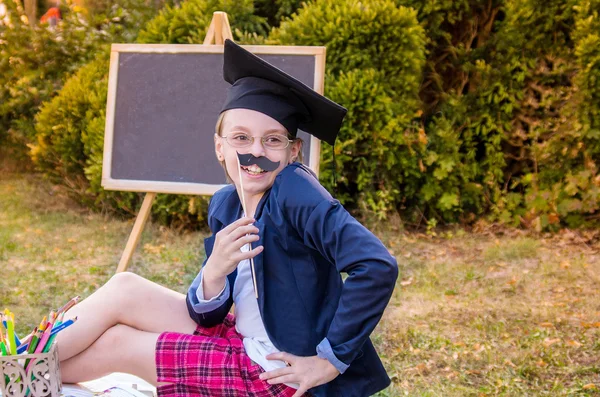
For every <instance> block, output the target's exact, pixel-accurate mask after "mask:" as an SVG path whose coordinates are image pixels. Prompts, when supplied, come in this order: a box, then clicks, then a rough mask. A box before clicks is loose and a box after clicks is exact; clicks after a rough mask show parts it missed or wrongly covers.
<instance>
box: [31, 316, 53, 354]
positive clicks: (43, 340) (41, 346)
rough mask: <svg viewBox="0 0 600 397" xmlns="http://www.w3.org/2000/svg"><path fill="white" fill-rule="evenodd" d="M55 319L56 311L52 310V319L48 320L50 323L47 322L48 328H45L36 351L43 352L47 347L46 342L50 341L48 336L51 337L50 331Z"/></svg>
mask: <svg viewBox="0 0 600 397" xmlns="http://www.w3.org/2000/svg"><path fill="white" fill-rule="evenodd" d="M54 321H56V313H55V312H50V320H48V324H46V328H45V329H44V333H43V334H42V338H41V340H40V343H38V345H37V347H36V348H35V352H36V353H41V352H42V351H43V350H44V348H45V347H46V343H47V342H48V338H50V332H51V331H52V325H53V324H54Z"/></svg>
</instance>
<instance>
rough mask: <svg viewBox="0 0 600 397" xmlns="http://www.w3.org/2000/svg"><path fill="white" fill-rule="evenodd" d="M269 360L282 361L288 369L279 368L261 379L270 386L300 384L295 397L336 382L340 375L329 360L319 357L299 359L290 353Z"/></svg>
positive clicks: (270, 357)
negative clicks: (333, 381) (286, 364)
mask: <svg viewBox="0 0 600 397" xmlns="http://www.w3.org/2000/svg"><path fill="white" fill-rule="evenodd" d="M267 360H281V361H285V362H287V363H288V364H289V366H288V367H285V368H278V369H275V370H273V371H269V372H264V373H262V374H260V379H262V380H266V381H267V382H268V383H269V384H271V385H275V384H279V383H298V384H299V385H300V387H299V388H298V390H297V391H296V393H295V394H294V396H293V397H301V396H302V395H304V393H306V392H307V391H308V389H311V388H313V387H316V386H319V385H322V384H325V383H327V382H330V381H332V380H334V379H335V378H336V377H337V376H338V375H339V374H340V373H339V371H338V370H337V369H336V368H335V367H334V366H333V364H331V363H330V362H329V361H328V360H326V359H324V358H321V357H317V356H311V357H298V356H294V355H293V354H290V353H284V352H280V353H273V354H269V355H268V356H267Z"/></svg>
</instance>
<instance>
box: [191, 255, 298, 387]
mask: <svg viewBox="0 0 600 397" xmlns="http://www.w3.org/2000/svg"><path fill="white" fill-rule="evenodd" d="M249 249H250V248H249V246H248V245H245V246H243V247H242V249H241V250H242V252H248V251H249ZM225 288H227V285H226V286H225ZM225 288H223V290H222V291H221V292H220V293H219V295H217V296H216V297H214V298H212V299H209V300H205V299H204V285H203V283H202V279H201V280H200V285H199V287H198V289H197V291H196V295H197V296H198V300H199V301H200V303H203V302H206V303H208V302H211V301H213V300H214V299H216V298H218V297H219V296H221V295H222V294H223V293H224V292H225ZM233 303H234V304H235V308H234V315H235V329H236V331H237V332H238V333H240V334H241V335H242V336H243V337H244V339H243V343H244V349H245V350H246V354H248V357H250V359H251V360H252V361H254V362H255V363H256V364H258V365H260V366H261V368H262V369H263V370H265V371H266V372H268V371H272V370H274V369H278V368H283V367H285V366H286V364H285V363H284V362H283V361H279V360H267V358H266V356H267V355H269V354H271V353H277V352H279V350H278V349H277V348H276V347H275V346H274V345H273V343H272V342H271V340H270V339H269V336H268V335H267V330H266V329H265V325H264V323H263V321H262V317H261V316H260V310H259V308H258V301H257V300H256V297H255V295H254V285H253V282H252V271H251V269H250V260H249V259H245V260H243V261H241V262H240V263H239V264H238V267H237V276H236V278H235V284H234V285H233ZM286 385H287V386H290V387H293V388H294V389H298V387H299V385H298V384H296V383H286Z"/></svg>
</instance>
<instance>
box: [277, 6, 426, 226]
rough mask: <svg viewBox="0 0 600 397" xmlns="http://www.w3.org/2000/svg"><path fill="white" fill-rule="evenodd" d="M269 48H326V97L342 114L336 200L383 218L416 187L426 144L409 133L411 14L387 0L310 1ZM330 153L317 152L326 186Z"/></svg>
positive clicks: (414, 83)
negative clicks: (341, 107)
mask: <svg viewBox="0 0 600 397" xmlns="http://www.w3.org/2000/svg"><path fill="white" fill-rule="evenodd" d="M267 43H268V44H276V45H313V46H315V45H316V46H326V47H327V63H326V65H327V70H326V84H325V94H326V95H327V96H329V97H330V98H332V99H333V100H335V101H337V102H339V103H341V104H342V105H344V106H345V107H347V108H348V116H347V119H346V120H347V121H346V122H345V124H344V126H343V128H342V131H341V132H340V135H339V138H338V143H337V144H336V146H335V152H336V165H337V167H336V168H337V170H338V172H339V174H340V175H339V178H338V179H339V181H338V185H337V187H336V193H337V196H338V197H339V198H340V199H341V200H342V201H343V202H344V204H346V205H348V206H350V207H355V208H357V207H360V208H362V209H364V210H369V211H373V212H375V213H376V214H377V215H378V216H380V217H383V216H385V214H386V213H387V212H389V211H390V210H394V209H395V207H396V206H398V205H400V204H401V203H402V202H403V201H404V200H407V198H413V197H414V195H415V193H416V190H417V186H418V184H419V180H420V169H419V154H420V153H421V152H422V151H423V148H424V145H425V144H426V140H427V138H426V137H425V136H424V133H423V131H420V128H419V127H418V125H417V126H415V124H414V119H415V118H416V117H417V111H418V109H419V98H418V91H419V83H420V80H421V69H422V67H423V64H424V60H425V52H424V50H425V36H424V31H423V29H422V28H421V27H420V26H419V24H418V22H417V18H416V13H415V11H414V10H412V9H410V8H405V7H397V6H396V5H395V4H394V2H392V1H371V2H368V3H361V2H357V1H347V0H339V1H316V2H312V3H308V4H305V5H304V7H303V8H301V9H299V10H298V11H297V14H296V15H294V17H293V19H290V20H286V21H284V22H283V23H282V24H281V26H280V27H279V28H277V29H274V30H273V31H272V32H271V34H270V35H269V38H268V40H267ZM332 160H333V154H332V148H331V147H330V146H329V145H323V150H322V160H321V179H322V182H323V183H324V185H325V186H326V187H328V188H329V189H330V190H333V186H332V181H333V178H332V175H331V172H332V167H331V162H332Z"/></svg>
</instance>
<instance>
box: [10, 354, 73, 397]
mask: <svg viewBox="0 0 600 397" xmlns="http://www.w3.org/2000/svg"><path fill="white" fill-rule="evenodd" d="M0 372H2V374H1V376H0V392H1V394H2V397H26V396H27V397H60V391H61V389H62V382H61V380H60V367H59V362H58V347H57V346H56V344H55V343H54V344H52V347H51V348H50V351H49V352H48V353H36V354H20V355H17V356H0Z"/></svg>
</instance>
